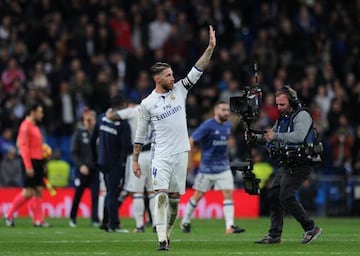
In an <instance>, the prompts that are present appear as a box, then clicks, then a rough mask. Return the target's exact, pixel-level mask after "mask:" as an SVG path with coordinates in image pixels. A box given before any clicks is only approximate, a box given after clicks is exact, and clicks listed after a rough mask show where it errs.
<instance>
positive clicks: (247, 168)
mask: <svg viewBox="0 0 360 256" xmlns="http://www.w3.org/2000/svg"><path fill="white" fill-rule="evenodd" d="M254 71H255V81H256V85H255V87H254V88H250V87H245V89H244V90H243V91H241V94H240V95H239V96H235V97H230V111H231V112H233V113H235V114H237V115H238V116H239V117H240V121H242V122H245V123H246V126H247V133H248V135H249V136H251V134H261V133H262V131H256V130H253V129H251V124H252V123H253V122H254V121H256V120H257V119H258V117H259V113H260V102H261V96H262V91H261V89H260V88H259V86H258V81H257V80H258V79H257V64H256V62H255V63H254ZM249 138H250V137H249ZM248 144H249V148H248V152H247V161H245V162H233V163H231V170H233V171H240V172H242V178H243V181H244V187H245V192H246V193H248V194H250V195H259V194H260V188H259V183H260V179H258V178H256V176H255V174H254V173H253V161H252V156H251V144H252V142H251V140H250V142H248Z"/></svg>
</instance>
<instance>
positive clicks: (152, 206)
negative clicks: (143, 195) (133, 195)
mask: <svg viewBox="0 0 360 256" xmlns="http://www.w3.org/2000/svg"><path fill="white" fill-rule="evenodd" d="M148 198H149V209H150V214H151V219H152V221H153V224H152V225H153V226H155V216H154V210H155V194H154V193H151V194H150V195H148Z"/></svg>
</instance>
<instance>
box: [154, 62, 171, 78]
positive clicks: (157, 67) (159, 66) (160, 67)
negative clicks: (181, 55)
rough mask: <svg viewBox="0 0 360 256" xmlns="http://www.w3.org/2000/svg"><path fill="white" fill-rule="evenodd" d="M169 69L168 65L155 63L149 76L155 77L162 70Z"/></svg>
mask: <svg viewBox="0 0 360 256" xmlns="http://www.w3.org/2000/svg"><path fill="white" fill-rule="evenodd" d="M167 68H171V66H170V65H169V64H168V63H165V62H156V63H155V64H154V65H152V66H151V68H150V70H151V75H152V76H155V75H157V74H159V73H161V72H162V71H163V70H164V69H167Z"/></svg>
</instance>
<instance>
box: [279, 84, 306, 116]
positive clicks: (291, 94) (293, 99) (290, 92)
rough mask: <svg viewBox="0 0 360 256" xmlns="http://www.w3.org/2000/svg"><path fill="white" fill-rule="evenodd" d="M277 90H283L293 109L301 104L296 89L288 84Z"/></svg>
mask: <svg viewBox="0 0 360 256" xmlns="http://www.w3.org/2000/svg"><path fill="white" fill-rule="evenodd" d="M279 92H285V94H286V95H287V98H288V99H289V104H290V106H291V107H292V108H293V109H294V110H296V109H297V108H298V107H299V106H300V105H301V101H300V100H299V99H298V97H297V93H296V91H295V90H294V89H292V88H291V87H290V85H284V86H283V87H281V88H280V89H279Z"/></svg>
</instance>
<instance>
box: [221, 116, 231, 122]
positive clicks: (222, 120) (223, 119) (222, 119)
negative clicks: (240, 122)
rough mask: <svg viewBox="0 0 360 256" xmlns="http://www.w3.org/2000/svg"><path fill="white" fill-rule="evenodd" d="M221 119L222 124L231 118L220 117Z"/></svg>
mask: <svg viewBox="0 0 360 256" xmlns="http://www.w3.org/2000/svg"><path fill="white" fill-rule="evenodd" d="M219 119H220V121H221V122H222V123H224V122H226V121H227V120H228V119H229V116H228V115H223V116H219Z"/></svg>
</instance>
